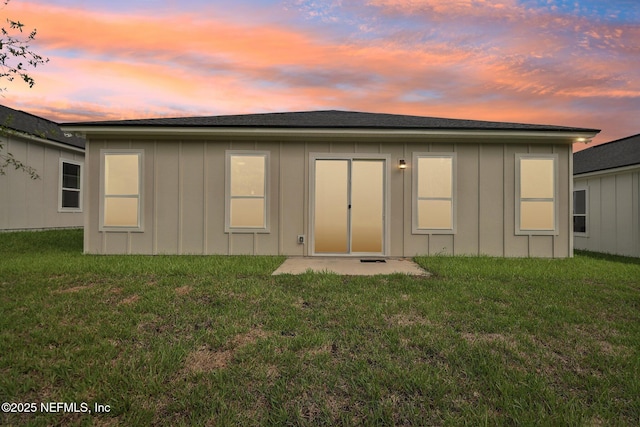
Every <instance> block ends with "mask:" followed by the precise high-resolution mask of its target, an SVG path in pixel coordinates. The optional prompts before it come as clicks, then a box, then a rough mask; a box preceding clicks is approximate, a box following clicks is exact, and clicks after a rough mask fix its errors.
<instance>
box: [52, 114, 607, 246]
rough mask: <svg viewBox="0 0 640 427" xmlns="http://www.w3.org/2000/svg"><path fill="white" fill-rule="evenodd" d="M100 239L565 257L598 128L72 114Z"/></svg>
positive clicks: (94, 232) (91, 236) (102, 242)
mask: <svg viewBox="0 0 640 427" xmlns="http://www.w3.org/2000/svg"><path fill="white" fill-rule="evenodd" d="M62 128H63V129H64V130H66V131H69V132H77V133H80V134H83V135H85V136H86V138H87V152H86V160H85V166H86V168H87V174H86V175H85V176H86V177H87V179H86V181H85V185H86V188H87V192H86V197H87V200H85V215H86V222H85V233H84V236H85V237H84V238H85V241H84V250H85V252H87V253H99V254H126V253H131V254H268V255H275V254H283V255H305V256H306V255H352V256H367V255H370V256H398V257H404V256H414V255H421V254H425V255H433V254H474V255H477V254H488V255H496V256H505V257H528V256H531V257H557V258H562V257H569V256H572V251H573V243H572V241H571V239H572V221H573V220H572V212H571V162H572V149H571V147H572V144H573V143H574V142H576V141H579V140H584V139H588V138H591V137H593V136H594V135H596V134H597V133H598V132H599V131H598V130H594V129H583V128H571V127H560V126H547V125H529V124H514V123H499V122H483V121H473V120H452V119H438V118H430V117H417V116H404V115H392V114H374V113H359V112H345V111H312V112H297V113H272V114H249V115H236V116H215V117H187V118H173V119H148V120H147V119H145V120H124V121H109V122H85V123H68V124H65V125H63V126H62Z"/></svg>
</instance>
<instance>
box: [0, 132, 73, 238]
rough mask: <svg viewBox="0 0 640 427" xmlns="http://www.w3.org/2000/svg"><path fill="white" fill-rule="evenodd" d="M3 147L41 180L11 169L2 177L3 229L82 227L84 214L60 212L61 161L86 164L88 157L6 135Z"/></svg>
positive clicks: (0, 225) (0, 219)
mask: <svg viewBox="0 0 640 427" xmlns="http://www.w3.org/2000/svg"><path fill="white" fill-rule="evenodd" d="M2 145H4V148H3V153H7V152H9V153H11V154H13V155H14V157H15V158H16V159H17V160H20V161H21V162H22V163H24V164H25V165H28V166H31V167H33V168H34V169H36V171H37V173H38V175H39V176H40V178H39V179H36V180H33V179H31V177H30V176H29V175H28V174H27V173H25V172H23V171H20V170H18V171H16V170H15V169H14V168H12V167H11V166H9V167H7V168H6V169H5V173H6V175H0V230H32V229H45V228H70V227H82V226H83V223H84V221H83V214H82V212H58V204H59V197H60V187H59V186H60V159H61V158H63V159H67V160H74V161H78V162H83V161H84V154H83V153H82V152H79V150H73V149H71V148H70V149H65V148H63V147H62V146H61V144H60V146H59V145H53V144H47V143H46V142H38V141H35V140H31V139H28V138H21V137H20V136H17V135H12V136H9V137H4V136H3V137H2Z"/></svg>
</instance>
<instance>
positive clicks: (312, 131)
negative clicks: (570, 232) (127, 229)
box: [60, 124, 599, 143]
mask: <svg viewBox="0 0 640 427" xmlns="http://www.w3.org/2000/svg"><path fill="white" fill-rule="evenodd" d="M60 127H61V128H62V130H64V131H65V132H74V133H76V134H81V135H82V136H84V137H86V135H91V136H107V135H112V136H113V135H123V136H221V137H229V136H236V137H256V136H268V137H282V138H292V137H366V138H370V139H376V138H378V139H380V138H389V137H404V138H416V139H417V138H424V137H436V138H444V139H447V138H465V139H472V138H526V139H549V138H562V139H565V138H566V139H569V141H568V142H570V143H574V142H581V141H584V140H585V139H587V140H588V139H591V138H593V137H594V136H596V135H597V134H598V132H599V131H596V130H593V131H591V130H584V131H582V130H576V131H559V130H555V131H552V130H548V131H544V130H543V131H535V130H497V129H493V130H463V129H457V130H455V129H358V128H300V129H292V128H265V127H247V128H244V127H243V128H238V127H190V126H185V127H182V126H167V127H165V126H162V127H160V126H99V125H98V126H86V125H82V124H77V125H60Z"/></svg>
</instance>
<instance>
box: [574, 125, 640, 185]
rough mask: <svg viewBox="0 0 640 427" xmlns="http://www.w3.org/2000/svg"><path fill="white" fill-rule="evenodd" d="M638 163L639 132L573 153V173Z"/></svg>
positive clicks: (639, 160) (639, 152) (639, 161)
mask: <svg viewBox="0 0 640 427" xmlns="http://www.w3.org/2000/svg"><path fill="white" fill-rule="evenodd" d="M637 164H640V134H637V135H632V136H628V137H626V138H622V139H617V140H615V141H610V142H606V143H604V144H600V145H596V146H595V147H591V148H587V149H586V150H582V151H578V152H577V153H575V154H574V155H573V174H574V175H578V174H581V173H587V172H596V171H601V170H606V169H613V168H620V167H624V166H631V165H637Z"/></svg>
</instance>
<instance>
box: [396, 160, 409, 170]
mask: <svg viewBox="0 0 640 427" xmlns="http://www.w3.org/2000/svg"><path fill="white" fill-rule="evenodd" d="M398 168H399V169H402V170H404V169H406V168H407V162H405V161H404V159H400V161H399V162H398Z"/></svg>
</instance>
